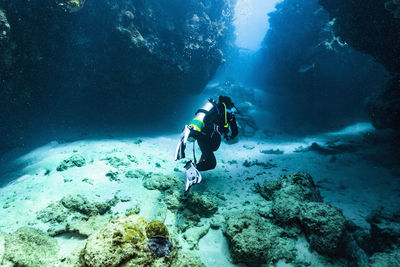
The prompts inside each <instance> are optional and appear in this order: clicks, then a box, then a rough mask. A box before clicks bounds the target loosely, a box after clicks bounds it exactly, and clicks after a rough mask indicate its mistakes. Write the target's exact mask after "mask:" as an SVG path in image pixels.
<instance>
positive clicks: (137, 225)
mask: <svg viewBox="0 0 400 267" xmlns="http://www.w3.org/2000/svg"><path fill="white" fill-rule="evenodd" d="M148 235H150V236H148ZM154 237H164V238H168V230H167V228H166V227H165V226H164V224H163V223H161V222H148V221H147V220H146V219H145V218H143V217H140V216H138V215H129V216H120V217H117V218H115V219H112V220H111V221H110V222H109V223H108V224H107V225H106V226H105V227H104V228H102V229H101V230H99V231H98V232H96V233H95V234H93V235H92V236H90V237H89V238H88V240H87V242H86V244H85V247H84V249H83V250H82V252H81V256H80V257H81V264H82V265H83V266H88V267H92V266H99V267H100V266H203V264H202V263H201V261H199V260H198V259H197V258H195V257H193V256H191V255H190V254H185V255H181V254H180V252H178V251H177V250H176V248H175V247H172V251H170V254H169V255H165V256H162V257H159V255H155V254H154V253H153V252H152V250H151V248H150V247H149V239H151V238H154ZM150 242H152V241H150ZM169 242H171V241H169ZM158 244H160V245H163V244H168V247H170V245H169V244H170V243H162V242H160V243H158ZM171 244H172V243H171ZM185 261H187V262H185ZM181 264H183V265H181ZM190 264H193V265H190Z"/></svg>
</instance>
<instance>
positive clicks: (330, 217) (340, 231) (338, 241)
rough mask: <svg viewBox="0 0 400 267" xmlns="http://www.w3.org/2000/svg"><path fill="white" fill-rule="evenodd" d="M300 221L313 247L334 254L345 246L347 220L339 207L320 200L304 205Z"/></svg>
mask: <svg viewBox="0 0 400 267" xmlns="http://www.w3.org/2000/svg"><path fill="white" fill-rule="evenodd" d="M300 222H301V225H302V227H303V229H304V230H305V232H306V235H307V238H308V239H309V242H310V245H311V248H313V249H315V250H316V251H318V252H320V253H322V254H327V255H331V256H334V255H336V254H337V252H340V250H343V248H344V241H345V238H346V220H345V218H344V217H343V214H342V212H340V211H339V210H338V209H336V208H334V207H332V206H330V205H328V204H325V203H319V202H309V203H305V204H304V205H303V206H302V212H301V217H300Z"/></svg>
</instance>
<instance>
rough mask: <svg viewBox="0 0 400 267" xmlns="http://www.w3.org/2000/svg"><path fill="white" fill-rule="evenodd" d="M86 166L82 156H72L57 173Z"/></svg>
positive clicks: (61, 165) (62, 164)
mask: <svg viewBox="0 0 400 267" xmlns="http://www.w3.org/2000/svg"><path fill="white" fill-rule="evenodd" d="M85 165H86V160H85V158H84V157H82V156H81V155H72V156H71V157H69V158H68V159H65V160H63V161H62V162H61V164H60V165H59V166H58V167H57V171H59V172H62V171H65V170H67V169H69V168H72V167H82V166H85Z"/></svg>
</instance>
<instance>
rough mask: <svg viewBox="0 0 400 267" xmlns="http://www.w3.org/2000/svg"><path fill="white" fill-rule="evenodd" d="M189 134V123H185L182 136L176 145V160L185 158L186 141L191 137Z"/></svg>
mask: <svg viewBox="0 0 400 267" xmlns="http://www.w3.org/2000/svg"><path fill="white" fill-rule="evenodd" d="M189 134H190V129H189V127H188V126H187V125H185V128H184V129H183V131H182V134H181V137H180V139H179V141H178V145H177V146H176V150H175V160H180V159H183V158H185V148H186V142H187V140H188V138H189Z"/></svg>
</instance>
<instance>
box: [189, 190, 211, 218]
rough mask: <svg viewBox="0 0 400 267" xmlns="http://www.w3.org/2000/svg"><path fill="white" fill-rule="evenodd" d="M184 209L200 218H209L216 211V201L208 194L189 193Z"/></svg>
mask: <svg viewBox="0 0 400 267" xmlns="http://www.w3.org/2000/svg"><path fill="white" fill-rule="evenodd" d="M186 207H187V208H188V209H189V210H190V211H192V212H193V213H195V214H198V215H200V216H201V217H211V216H212V215H214V213H216V212H217V211H218V203H217V199H216V198H215V197H214V196H213V195H211V194H210V193H202V194H200V193H198V192H191V193H190V194H189V196H188V198H187V202H186Z"/></svg>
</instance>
